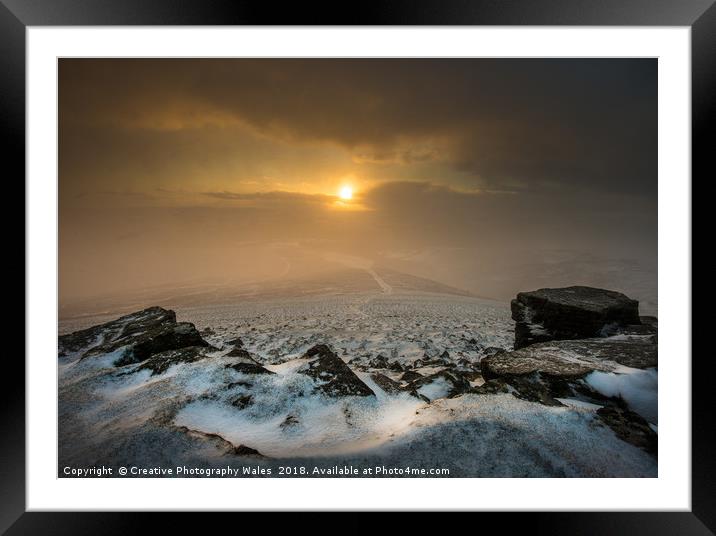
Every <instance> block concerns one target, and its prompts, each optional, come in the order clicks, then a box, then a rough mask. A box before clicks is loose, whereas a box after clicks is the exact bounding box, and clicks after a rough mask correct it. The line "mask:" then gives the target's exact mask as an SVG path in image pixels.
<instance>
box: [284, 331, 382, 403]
mask: <svg viewBox="0 0 716 536" xmlns="http://www.w3.org/2000/svg"><path fill="white" fill-rule="evenodd" d="M304 358H307V359H309V361H308V363H306V365H305V366H304V368H301V369H299V370H298V372H299V373H301V374H305V375H306V376H309V377H311V378H313V379H314V380H315V381H316V382H317V383H318V386H317V390H318V391H320V392H322V393H323V394H325V395H328V396H333V397H339V396H351V395H353V396H375V393H374V392H373V391H372V390H371V388H370V387H368V386H367V385H366V384H365V383H363V382H362V381H361V380H360V378H358V376H356V375H355V373H354V372H353V371H352V370H351V369H350V367H349V366H348V365H346V364H345V363H344V362H343V360H342V359H341V358H340V357H338V356H337V355H336V354H335V353H333V352H332V351H331V349H330V348H329V347H328V346H326V345H325V344H319V345H316V346H314V347H312V348H310V349H309V350H308V351H307V352H306V354H305V355H304Z"/></svg>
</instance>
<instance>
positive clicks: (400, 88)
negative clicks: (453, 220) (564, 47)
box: [60, 59, 657, 195]
mask: <svg viewBox="0 0 716 536" xmlns="http://www.w3.org/2000/svg"><path fill="white" fill-rule="evenodd" d="M62 62H63V65H62V68H61V70H60V81H61V85H60V88H61V93H60V97H61V106H60V108H61V110H62V113H61V121H62V124H63V125H65V126H67V127H68V129H70V130H71V127H72V125H77V124H84V125H87V124H89V125H105V126H111V127H114V128H121V129H129V130H131V131H141V130H146V129H149V130H156V131H163V132H177V131H182V130H185V129H196V128H202V127H205V126H207V125H219V126H224V127H225V126H227V125H232V124H241V125H246V126H248V127H250V128H252V129H254V130H255V131H256V132H257V133H259V134H261V135H264V136H268V137H271V138H276V139H281V140H285V141H288V142H290V143H311V142H328V143H333V144H337V145H338V146H341V147H344V148H345V149H346V150H348V151H350V152H351V153H352V154H353V155H354V157H355V161H356V162H359V163H360V162H367V163H373V164H381V163H385V162H394V163H395V162H397V163H402V164H410V163H414V162H425V161H432V160H435V161H441V162H444V163H445V165H447V166H450V167H452V168H453V169H456V170H459V171H462V172H464V173H466V174H467V175H468V177H473V179H474V180H475V183H476V184H477V183H480V184H483V185H484V184H487V185H489V186H490V187H494V188H501V187H503V186H505V185H506V186H508V187H510V188H515V187H518V188H520V189H543V188H548V189H553V190H554V189H564V188H567V189H584V188H587V189H596V190H602V191H628V192H632V193H642V194H646V195H654V194H655V192H656V144H657V139H656V120H657V117H656V104H657V86H656V76H657V66H656V60H643V59H635V60H628V59H619V60H615V59H594V60H518V59H514V60H490V59H480V60H443V59H441V60H422V59H421V60H401V61H395V60H161V61H160V60H139V61H137V60H131V61H126V60H114V61H104V60H103V61H95V60H62ZM68 143H73V142H71V141H70V142H68ZM74 143H79V141H75V142H74ZM190 150H192V151H195V150H196V148H194V149H190Z"/></svg>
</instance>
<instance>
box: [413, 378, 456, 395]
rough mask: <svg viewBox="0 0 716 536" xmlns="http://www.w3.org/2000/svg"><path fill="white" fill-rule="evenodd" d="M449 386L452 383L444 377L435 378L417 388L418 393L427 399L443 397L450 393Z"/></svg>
mask: <svg viewBox="0 0 716 536" xmlns="http://www.w3.org/2000/svg"><path fill="white" fill-rule="evenodd" d="M451 387H452V385H451V384H450V382H449V381H447V380H446V379H445V378H435V380H433V381H432V382H430V383H427V384H425V385H423V386H422V387H421V388H420V389H418V393H419V394H421V395H423V396H425V397H427V398H428V399H429V400H435V399H436V398H445V397H446V396H447V395H448V394H449V393H450V388H451Z"/></svg>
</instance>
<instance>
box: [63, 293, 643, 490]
mask: <svg viewBox="0 0 716 536" xmlns="http://www.w3.org/2000/svg"><path fill="white" fill-rule="evenodd" d="M381 281H382V283H383V284H381V283H380V282H379V281H377V283H378V285H379V287H380V288H379V290H378V291H377V292H360V293H353V294H347V295H328V296H308V297H301V298H296V297H294V298H286V299H269V300H254V301H246V302H242V303H235V304H223V305H214V306H200V307H176V312H177V320H178V321H188V322H193V323H194V324H195V325H196V326H197V328H198V329H199V330H200V331H202V330H204V329H205V328H210V330H211V331H206V332H203V337H204V338H205V339H206V340H207V341H208V342H209V343H210V344H212V345H213V346H215V347H216V348H217V350H216V351H213V352H212V353H210V357H208V358H207V359H203V360H199V361H196V362H193V363H184V364H179V365H175V366H172V367H170V368H169V369H168V370H167V371H165V372H164V373H162V374H158V375H154V376H152V375H150V371H149V370H142V371H139V372H133V370H134V368H135V366H134V365H130V366H125V367H121V368H115V367H113V366H112V363H113V361H114V360H115V359H116V356H113V355H109V354H108V355H104V356H97V357H92V358H87V359H83V360H81V361H79V360H77V359H76V357H73V356H67V357H65V358H62V359H60V364H59V376H60V385H59V388H60V390H59V393H60V404H59V413H60V423H59V429H60V446H59V457H60V467H63V466H64V465H80V466H88V465H91V464H94V463H106V464H110V465H112V464H116V465H139V466H144V467H149V466H171V467H174V466H177V465H181V464H185V465H194V466H201V467H207V466H217V467H218V466H224V465H227V463H228V464H232V465H241V464H242V463H251V464H253V465H260V466H262V467H265V468H273V469H274V471H273V475H274V476H275V475H276V471H275V469H276V468H277V467H278V466H285V465H287V464H301V465H303V466H320V467H332V466H333V465H334V464H359V465H360V466H366V465H369V466H379V465H382V466H386V467H406V466H410V467H416V468H417V467H422V468H428V469H430V468H446V469H448V470H449V475H446V476H451V477H454V476H461V477H467V476H501V477H523V476H544V477H550V476H570V477H592V476H595V477H602V476H608V477H644V476H649V477H655V476H656V475H657V469H656V468H657V466H656V459H655V458H654V457H653V456H651V455H650V454H647V453H646V452H644V451H642V450H640V449H638V448H637V447H634V446H632V445H630V444H628V443H625V442H623V441H622V440H620V439H619V438H617V436H616V435H615V434H614V432H613V431H612V430H611V429H610V428H608V427H606V426H604V425H603V424H601V423H600V422H599V421H598V420H597V419H595V411H596V410H597V409H598V408H599V406H596V405H594V404H589V403H584V402H580V401H578V400H575V401H572V403H570V401H569V400H565V401H564V403H565V406H564V407H548V406H544V405H541V404H537V403H533V402H528V401H525V400H520V399H518V398H516V397H514V396H513V395H512V394H510V393H500V394H489V395H487V394H463V395H461V396H458V397H455V398H445V397H446V396H447V394H448V392H449V385H447V383H445V384H444V385H443V384H441V383H440V381H438V380H436V381H434V382H432V383H430V384H427V385H425V386H424V387H422V388H421V391H420V394H421V395H424V396H425V397H426V398H427V399H429V402H427V401H426V400H424V399H420V398H417V397H415V396H411V395H410V394H409V393H408V392H398V393H389V392H386V391H385V390H383V389H382V388H381V387H380V386H379V385H378V384H377V383H376V382H375V381H374V380H373V378H372V377H371V374H372V373H373V372H374V371H373V368H374V367H373V365H371V362H372V361H373V360H374V359H375V358H377V357H379V356H383V357H385V358H387V359H388V360H389V361H390V362H391V363H392V362H397V363H400V364H402V365H404V366H405V367H408V366H411V367H413V368H414V370H416V371H418V372H421V373H423V374H424V375H427V374H430V373H432V372H436V371H438V370H440V369H439V367H437V368H436V367H435V366H434V365H433V366H424V367H423V366H417V367H414V365H415V362H416V361H417V360H423V361H424V360H426V359H434V358H438V357H440V356H447V357H446V358H447V359H449V360H451V361H453V362H458V361H460V360H464V361H465V362H469V363H474V364H476V363H478V362H479V360H480V359H481V357H482V355H484V352H485V350H486V349H487V348H488V347H498V348H504V349H511V347H512V343H513V340H514V335H513V329H514V324H513V323H512V321H511V320H510V311H509V306H508V304H504V303H500V302H493V301H489V300H481V299H477V298H472V297H467V296H459V295H444V294H430V293H424V292H414V293H411V292H404V291H397V292H396V291H394V289H393V288H392V287H391V286H390V284H389V283H388V282H386V281H384V280H382V279H381ZM103 321H106V318H104V317H103V318H101V319H100V318H97V319H93V318H82V320H81V322H82V325H81V326H79V325H75V324H73V323H72V321H68V322H65V323H64V324H63V325H61V326H60V331H61V332H68V331H72V330H74V329H79V327H85V326H87V325H91V324H97V323H100V322H103ZM236 337H240V338H241V340H242V342H243V348H244V349H246V350H247V351H248V352H249V353H250V354H251V355H252V356H253V357H254V358H255V359H256V360H257V361H258V362H260V363H261V364H262V365H264V366H265V367H266V368H267V369H268V370H269V371H271V372H273V373H274V374H271V375H269V374H266V375H247V374H243V373H240V372H237V371H235V370H233V369H231V368H226V365H227V364H230V363H231V362H232V358H231V357H228V356H226V354H227V353H228V352H229V351H230V350H231V348H232V347H231V346H229V345H228V344H227V343H228V341H230V340H232V339H235V338H236ZM316 344H327V345H329V346H330V347H331V348H332V349H333V350H334V351H335V353H336V354H337V355H338V356H339V357H341V359H343V361H344V362H346V363H348V364H349V366H350V367H351V368H352V370H353V371H354V372H355V373H356V374H357V375H358V377H359V378H360V380H362V381H363V382H364V383H365V384H366V385H368V387H370V389H371V390H372V391H373V392H374V393H375V394H376V396H375V397H358V396H347V397H339V398H332V397H329V396H326V395H323V394H317V393H316V391H315V389H314V387H315V384H314V383H313V380H312V379H311V378H310V377H308V376H306V375H303V374H298V373H297V372H296V371H297V370H298V369H299V368H300V367H301V366H302V365H303V364H304V360H303V359H301V358H302V356H303V355H304V354H305V352H306V350H308V349H309V348H311V347H312V346H314V345H316ZM445 352H447V354H445ZM418 365H420V364H418ZM380 372H381V373H383V374H385V375H386V376H388V377H390V378H392V379H393V380H396V381H399V379H400V376H401V374H402V373H401V372H399V371H392V370H385V369H381V370H380ZM639 372H640V373H642V374H636V373H635V374H632V375H625V378H626V379H623V378H622V377H619V378H618V379H617V380H616V381H615V380H614V377H616V376H615V375H614V377H612V376H609V374H611V373H609V374H606V373H597V372H595V373H592V375H590V377H589V378H588V379H587V381H588V382H589V384H590V385H592V386H593V387H594V388H595V389H596V390H598V391H601V392H604V394H606V395H608V396H611V395H613V394H623V395H624V398H625V399H626V400H627V401H629V400H630V399H632V400H633V401H634V404H635V405H636V406H639V407H647V408H648V407H649V400H648V398H649V396H650V395H649V394H648V393H649V392H650V391H649V385H650V384H649V382H651V381H652V378H651V376H649V372H648V371H647V372H644V371H639ZM644 375H646V376H644ZM653 381H654V382H655V381H656V380H655V377H654V378H653ZM480 383H482V381H481V379H478V380H477V381H475V382H474V384H473V385H479V384H480ZM611 391H614V392H611ZM654 392H655V391H654ZM242 397H243V399H244V400H249V399H250V403H247V404H246V405H245V407H242V405H241V404H238V405H237V404H236V403H235V401H236V400H237V399H242ZM247 397H248V398H247ZM645 411H646V410H645ZM651 422H652V423H654V424H656V420H655V418H654V419H652V420H651ZM187 430H190V431H192V432H196V433H186V431H187ZM197 433H198V434H197ZM207 434H208V435H207ZM211 434H217V435H219V436H221V438H223V439H221V438H219V439H216V438H215V437H214V436H212V435H211ZM224 440H225V441H228V442H230V443H232V444H233V445H246V446H248V447H251V448H253V449H256V450H258V451H259V452H260V453H261V454H263V455H264V456H266V457H267V458H262V459H258V458H256V459H253V458H252V459H250V460H249V462H247V458H242V457H235V456H229V457H227V455H226V449H225V441H224ZM385 476H401V475H395V474H393V475H385Z"/></svg>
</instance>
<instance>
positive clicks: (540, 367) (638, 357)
mask: <svg viewBox="0 0 716 536" xmlns="http://www.w3.org/2000/svg"><path fill="white" fill-rule="evenodd" d="M620 365H623V366H626V367H632V368H641V369H643V368H651V367H656V366H658V351H657V345H656V343H655V342H654V340H653V338H652V337H648V336H647V337H637V336H634V337H615V338H605V339H601V338H595V339H581V340H574V341H573V340H562V341H550V342H543V343H537V344H532V345H530V346H527V347H525V348H521V349H519V350H515V351H513V352H503V353H499V354H495V355H493V356H490V357H485V358H483V359H482V361H481V363H480V367H481V370H482V375H483V377H484V378H485V379H493V378H500V377H507V376H524V375H527V374H532V373H534V372H540V373H542V374H545V375H548V376H552V377H563V378H577V377H581V376H584V375H585V374H588V373H589V372H593V371H595V370H598V371H602V372H612V371H615V370H617V369H618V368H619V366H620Z"/></svg>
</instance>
